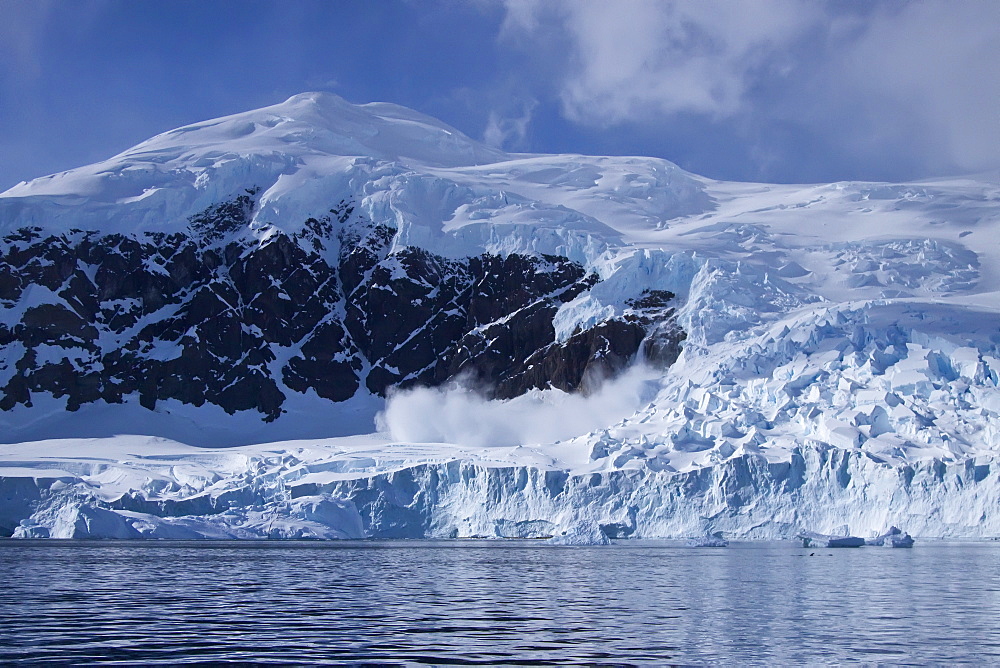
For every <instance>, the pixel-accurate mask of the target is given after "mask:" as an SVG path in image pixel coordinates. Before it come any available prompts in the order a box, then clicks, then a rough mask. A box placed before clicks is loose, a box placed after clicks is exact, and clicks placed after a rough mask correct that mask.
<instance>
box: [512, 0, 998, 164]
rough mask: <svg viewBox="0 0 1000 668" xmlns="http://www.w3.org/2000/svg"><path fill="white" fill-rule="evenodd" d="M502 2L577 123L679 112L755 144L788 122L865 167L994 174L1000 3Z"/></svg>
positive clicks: (643, 119)
mask: <svg viewBox="0 0 1000 668" xmlns="http://www.w3.org/2000/svg"><path fill="white" fill-rule="evenodd" d="M505 4H506V8H507V14H506V20H505V22H504V24H503V28H502V30H501V39H503V40H506V41H507V42H509V43H511V44H514V45H517V46H520V47H521V48H524V49H532V48H535V47H536V46H537V45H539V44H544V43H548V42H559V43H563V42H565V44H567V45H568V46H567V48H566V49H565V53H559V52H556V58H558V59H560V60H561V67H559V68H556V69H555V70H554V71H556V72H557V75H556V77H557V80H556V81H554V82H552V83H553V85H554V86H555V87H556V89H557V90H558V91H559V95H560V99H561V103H562V109H563V114H564V115H565V116H566V117H567V118H568V119H570V120H572V121H574V122H577V123H579V124H581V125H587V126H592V127H609V126H614V125H619V124H623V123H631V124H638V125H642V126H645V127H655V126H656V125H657V124H662V123H664V122H668V121H669V120H670V118H671V117H672V116H675V115H678V114H686V115H695V116H700V117H702V118H704V119H705V120H706V121H708V122H709V123H730V124H731V125H732V126H733V127H737V128H739V131H740V132H742V133H744V134H745V135H746V140H747V141H748V142H749V143H751V144H752V143H754V141H755V140H756V139H757V138H755V137H753V136H751V135H753V134H754V133H755V132H760V131H761V130H760V129H761V128H766V127H769V126H774V125H776V124H788V125H791V126H795V127H797V128H801V129H804V131H805V132H807V133H808V134H811V135H813V136H816V137H821V138H822V141H823V143H824V144H825V145H827V146H833V147H835V148H836V150H840V151H842V153H843V155H844V156H847V159H849V158H850V156H856V158H855V159H856V161H861V162H863V161H865V160H876V159H883V158H884V155H885V154H886V153H891V152H899V153H900V154H901V158H900V159H901V160H902V159H906V160H909V161H911V162H912V163H914V164H917V163H919V164H920V166H921V167H922V168H928V169H933V167H932V166H933V165H941V164H947V165H948V166H953V167H954V168H957V169H964V170H975V169H986V168H990V167H995V166H1000V150H998V149H1000V115H998V113H997V108H998V106H997V105H998V100H1000V2H996V0H963V1H960V2H953V1H950V0H926V1H914V2H905V3H903V2H872V3H867V4H859V5H851V4H844V3H837V2H832V3H821V2H815V1H812V0H809V1H807V0H754V1H753V2H736V1H732V0H697V1H690V2H688V1H678V0H663V1H656V0H629V1H628V2H574V1H571V0H508V1H507V2H506V3H505ZM765 153H766V151H765ZM902 154H906V156H905V158H904V157H903V156H902Z"/></svg>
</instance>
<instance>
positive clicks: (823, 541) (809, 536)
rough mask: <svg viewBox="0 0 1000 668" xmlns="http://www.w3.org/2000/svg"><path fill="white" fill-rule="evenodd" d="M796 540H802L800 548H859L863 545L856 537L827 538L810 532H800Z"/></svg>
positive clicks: (862, 539)
mask: <svg viewBox="0 0 1000 668" xmlns="http://www.w3.org/2000/svg"><path fill="white" fill-rule="evenodd" d="M798 538H800V539H801V540H802V547H861V546H862V545H864V544H865V539H864V538H858V537H857V536H827V535H825V534H821V533H814V532H812V531H802V532H800V533H799V535H798Z"/></svg>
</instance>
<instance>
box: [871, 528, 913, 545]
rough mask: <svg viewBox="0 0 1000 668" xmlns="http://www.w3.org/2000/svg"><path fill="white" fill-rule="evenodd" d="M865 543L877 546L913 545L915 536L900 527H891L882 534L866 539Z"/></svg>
mask: <svg viewBox="0 0 1000 668" xmlns="http://www.w3.org/2000/svg"><path fill="white" fill-rule="evenodd" d="M865 545H875V546H876V547H913V538H912V537H911V536H910V534H908V533H904V532H903V531H902V530H900V529H899V528H898V527H889V530H888V531H886V532H885V533H884V534H882V535H881V536H877V537H875V538H870V539H868V540H866V541H865Z"/></svg>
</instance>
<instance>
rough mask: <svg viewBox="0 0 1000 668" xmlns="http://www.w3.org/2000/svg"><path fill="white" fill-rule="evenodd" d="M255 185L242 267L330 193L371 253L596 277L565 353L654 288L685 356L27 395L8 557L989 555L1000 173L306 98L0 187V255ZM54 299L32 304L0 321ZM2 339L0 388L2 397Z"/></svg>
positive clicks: (6, 369) (11, 364) (560, 335)
mask: <svg viewBox="0 0 1000 668" xmlns="http://www.w3.org/2000/svg"><path fill="white" fill-rule="evenodd" d="M250 188H253V189H257V190H255V192H258V191H259V192H258V194H257V195H255V197H256V198H257V199H256V201H255V203H254V205H253V207H252V210H251V211H250V212H249V218H248V222H247V224H246V226H245V227H244V228H240V229H236V230H234V231H231V232H227V234H232V235H236V236H237V237H239V238H241V239H244V240H245V241H244V242H243V243H245V244H248V246H247V247H251V246H253V245H254V244H256V245H265V244H268V243H270V242H271V240H273V239H274V238H275V237H276V235H280V234H287V235H295V234H297V233H299V232H300V231H301V230H302V229H303V228H304V226H305V225H306V221H308V220H310V219H313V220H315V219H318V218H321V217H322V216H323V215H325V214H326V212H328V211H329V210H330V207H331V204H335V203H336V202H339V201H351V202H354V203H355V207H356V209H357V212H358V213H357V214H356V215H363V216H364V217H365V219H367V220H370V221H373V222H374V223H378V224H383V223H384V224H386V225H388V226H389V227H388V228H387V229H391V230H392V237H391V240H390V243H389V248H388V250H387V252H388V253H389V254H390V256H392V254H394V253H401V252H403V251H404V250H405V249H413V248H417V249H422V250H425V251H428V252H431V253H434V254H436V255H438V256H440V257H443V258H455V259H461V258H467V257H472V256H476V255H479V254H483V253H489V254H496V255H498V256H502V257H503V256H510V255H512V254H525V255H528V256H534V257H542V256H551V257H559V258H565V259H566V260H568V261H571V262H574V263H578V264H579V265H580V266H581V267H583V268H584V269H585V271H586V272H589V273H591V274H593V275H594V276H595V277H596V283H594V284H593V285H592V286H590V287H589V289H586V290H583V291H581V292H579V294H576V295H575V296H573V297H572V298H571V299H568V300H567V301H565V302H563V303H561V304H560V305H559V307H558V310H557V312H556V313H555V316H554V318H553V320H552V328H553V331H554V338H555V341H556V342H565V341H567V340H569V339H570V338H571V337H573V336H574V334H575V333H578V332H580V331H584V330H588V329H590V328H593V327H595V326H598V325H600V324H601V323H605V322H608V321H609V320H611V319H616V318H618V319H628V318H630V317H633V316H632V313H633V306H634V304H636V303H637V302H639V301H641V300H642V299H644V297H646V296H648V295H650V294H651V293H652V292H654V291H663V292H669V293H670V294H671V295H672V296H673V298H674V299H675V300H676V307H675V312H674V314H673V316H672V321H671V322H675V323H676V325H677V326H679V327H680V328H681V329H682V330H683V332H684V339H683V342H682V343H681V344H680V349H679V355H678V356H677V359H676V361H673V362H672V363H671V364H669V365H666V364H663V363H662V362H660V361H657V360H655V359H646V358H645V356H644V354H643V352H642V350H640V352H639V353H638V354H637V356H636V358H635V359H634V360H633V362H632V366H631V368H630V369H629V370H627V371H625V372H624V373H622V374H621V375H619V376H615V377H611V378H607V379H605V380H604V382H603V384H596V385H595V386H594V387H592V388H588V389H587V391H586V392H584V393H582V394H568V393H566V392H564V391H562V390H559V389H556V388H554V387H552V388H549V389H532V390H531V391H529V392H527V393H525V394H524V395H522V396H518V397H514V398H511V399H505V400H496V399H489V398H488V397H487V396H486V395H485V394H484V393H483V392H482V390H483V389H484V388H480V387H476V386H475V384H474V383H471V381H469V382H464V383H463V379H462V378H457V379H454V380H453V381H452V382H451V383H449V384H447V385H443V386H440V387H410V388H406V389H400V390H398V391H390V392H389V394H388V396H387V397H382V396H379V395H378V394H377V393H374V392H371V391H369V390H367V389H365V387H364V386H363V385H362V386H361V388H360V389H359V390H358V392H357V393H356V394H355V395H354V396H353V397H351V398H350V399H349V400H348V401H344V402H332V401H328V400H326V399H324V398H322V397H320V396H318V395H316V394H315V393H314V392H312V391H311V390H310V391H308V392H303V393H289V397H288V402H287V412H286V413H284V414H282V415H281V416H280V417H278V418H277V419H276V420H273V421H270V422H263V421H262V420H261V416H260V414H258V413H255V412H254V411H251V410H238V411H235V412H230V411H224V410H222V409H220V408H219V407H218V406H213V405H211V404H205V405H202V406H194V405H191V404H188V403H183V402H181V401H178V400H174V399H170V400H167V401H161V402H157V403H156V406H155V408H154V409H152V410H150V409H149V408H148V407H145V406H142V405H140V404H139V403H138V400H137V398H135V397H131V396H127V397H125V398H124V399H123V402H122V403H121V404H109V403H102V402H95V403H90V404H84V405H83V406H80V407H74V408H75V410H67V403H66V399H65V398H62V397H61V396H59V395H58V393H50V394H46V393H44V392H42V393H37V392H36V393H33V395H32V401H31V405H30V406H28V405H18V406H15V407H14V408H12V409H11V410H5V411H0V441H3V443H0V534H3V535H9V536H14V537H21V538H38V537H51V538H84V537H90V538H176V539H186V538H255V539H260V538H316V539H346V538H442V539H444V538H449V539H451V538H549V539H550V540H551V541H552V542H555V543H561V544H581V543H589V544H593V543H602V542H606V541H607V540H615V539H626V538H692V537H703V536H707V535H712V534H716V533H717V532H721V534H720V535H724V536H725V537H726V538H730V539H782V538H792V537H794V536H795V535H796V534H798V533H799V532H801V531H811V532H817V533H824V534H833V533H838V532H841V531H843V530H844V529H845V528H846V531H845V533H847V532H849V533H851V534H852V535H857V536H865V537H875V536H879V535H882V534H884V533H885V531H886V530H887V529H888V528H889V527H890V526H897V527H901V528H902V529H903V530H904V531H906V532H907V533H909V534H911V535H913V536H915V537H918V538H955V539H957V538H962V539H966V538H968V539H989V538H997V537H1000V512H998V509H1000V479H998V478H1000V460H998V453H1000V446H998V442H1000V439H998V431H1000V427H998V424H1000V422H998V418H1000V388H998V384H1000V350H998V345H1000V248H998V247H997V245H996V243H995V240H996V239H997V235H998V231H1000V230H998V227H1000V184H998V183H997V181H996V178H995V175H992V176H991V175H978V176H976V175H973V176H963V177H955V178H950V179H936V180H930V181H921V182H914V183H906V184H885V183H862V182H842V183H833V184H809V185H795V184H754V183H730V182H721V181H714V180H711V179H707V178H704V177H701V176H698V175H695V174H691V173H688V172H685V171H684V170H682V169H680V168H679V167H677V166H676V165H673V164H671V163H669V162H667V161H665V160H660V159H654V158H643V157H599V156H598V157H595V156H581V155H534V154H507V153H503V152H501V151H498V150H496V149H494V148H490V147H487V146H485V145H482V144H480V143H479V142H476V141H474V140H472V139H470V138H468V137H466V136H465V135H463V134H462V133H460V132H459V131H458V130H455V129H453V128H449V127H448V126H446V125H444V124H442V123H440V122H438V121H436V120H434V119H432V118H429V117H426V116H423V115H422V114H418V113H417V112H413V111H411V110H408V109H404V108H402V107H397V106H394V105H388V104H382V103H378V104H369V105H353V104H350V103H348V102H346V101H344V100H341V99H340V98H337V97H336V96H333V95H330V94H317V93H308V94H303V95H299V96H295V97H293V98H291V99H289V100H288V101H286V102H285V103H282V104H279V105H275V106H273V107H268V108H265V109H260V110H255V111H251V112H246V113H243V114H236V115H234V116H230V117H226V118H223V119H216V120H214V121H207V122H205V123H200V124H196V125H193V126H189V127H186V128H180V129H178V130H174V131H171V132H167V133H164V134H163V135H159V136H158V137H154V138H152V139H150V140H149V141H147V142H144V143H143V144H140V145H139V146H137V147H135V148H133V149H130V150H128V151H125V152H124V153H122V154H120V155H118V156H115V157H113V158H110V159H109V160H107V161H104V162H102V163H97V164H95V165H91V166H86V167H82V168H80V169H76V170H70V171H68V172H65V173H62V174H58V175H53V176H51V177H45V178H42V179H36V180H35V181H32V182H29V183H21V184H19V185H17V186H15V187H14V188H12V189H10V190H8V191H7V192H5V193H2V194H0V233H4V234H7V235H8V236H7V237H5V242H4V243H5V244H7V245H8V247H9V248H10V249H15V250H16V248H21V247H22V246H23V245H24V244H25V243H27V242H24V241H17V240H12V239H14V236H13V235H15V233H16V232H17V231H18V230H22V229H33V230H38V231H39V233H40V234H41V233H48V232H52V233H58V234H66V233H67V232H68V231H70V230H72V229H82V230H91V229H93V230H100V231H101V232H104V233H116V234H122V235H136V234H140V233H147V232H149V233H162V234H173V233H180V232H183V230H184V229H185V226H186V225H187V221H189V220H190V219H191V218H192V216H196V215H197V214H198V213H199V212H200V211H203V210H205V209H206V208H208V207H211V206H213V205H216V204H218V203H219V202H224V201H228V200H230V199H232V198H233V197H234V196H236V195H239V194H242V193H244V192H249V191H248V189H250ZM345 224H346V223H345ZM296 238H297V237H296ZM18 244H21V245H18ZM335 250H336V249H335V248H334V246H333V245H331V246H330V247H329V248H327V247H324V249H323V250H322V251H321V252H322V253H333V252H335ZM59 299H61V298H60V297H59V296H58V295H55V293H53V292H52V291H51V290H48V289H46V288H43V287H41V286H36V289H33V290H30V291H25V292H24V294H22V295H21V296H20V297H18V299H17V300H12V301H11V303H5V304H3V305H0V306H2V308H0V314H2V316H0V322H3V323H5V324H7V325H10V326H11V327H13V326H14V324H15V323H17V322H18V321H19V320H20V319H21V318H23V316H24V314H25V313H26V312H27V311H28V310H30V309H31V308H35V307H37V306H38V305H40V304H47V303H54V302H56V301H58V300H59ZM387 315H390V316H391V314H387ZM666 326H667V323H663V328H666ZM5 331H6V330H5ZM11 331H13V330H11ZM664 331H665V329H664ZM662 334H663V332H661V331H660V330H658V329H657V328H656V327H654V328H653V329H651V330H650V331H649V332H648V335H647V336H648V337H650V338H655V337H657V336H658V335H662ZM19 345H21V344H19V343H17V342H9V345H8V347H7V348H5V351H6V352H5V353H4V355H5V356H6V357H4V358H2V359H0V381H3V382H6V381H7V379H8V378H10V377H13V376H15V375H16V374H18V373H20V370H19V368H18V360H19V359H21V358H22V355H24V350H23V349H22V348H23V346H22V348H19V347H18V346H19ZM38 350H41V351H43V352H44V354H46V355H50V356H51V357H52V358H53V359H55V360H59V359H61V358H65V359H66V364H67V365H70V366H72V365H73V364H80V362H73V359H72V354H71V352H69V351H68V350H67V349H65V348H59V347H58V346H49V347H48V348H39V349H38ZM153 354H157V355H161V356H164V357H169V356H171V355H174V354H177V353H176V352H175V351H172V350H171V349H169V347H167V348H162V349H157V350H156V351H155V353H153ZM290 354H291V353H290V352H288V353H287V354H286V357H287V356H288V355H290ZM276 363H277V362H276ZM95 425H96V426H98V427H100V429H103V430H104V431H100V429H98V431H95V429H96V428H97V427H95ZM98 432H99V433H98Z"/></svg>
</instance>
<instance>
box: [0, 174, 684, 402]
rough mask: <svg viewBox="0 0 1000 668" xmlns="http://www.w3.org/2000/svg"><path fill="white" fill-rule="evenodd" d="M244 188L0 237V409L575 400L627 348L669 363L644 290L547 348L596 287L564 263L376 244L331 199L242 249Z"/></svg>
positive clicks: (671, 341)
mask: <svg viewBox="0 0 1000 668" xmlns="http://www.w3.org/2000/svg"><path fill="white" fill-rule="evenodd" d="M255 194H256V191H255V190H248V191H246V193H245V194H242V195H239V196H238V197H236V198H234V199H233V200H232V201H229V202H224V203H221V204H218V205H215V206H212V207H210V208H209V209H206V210H205V211H204V212H202V213H200V214H198V215H197V216H193V217H192V218H191V219H190V221H189V228H188V229H189V231H188V233H186V234H180V233H176V234H169V235H167V234H157V233H153V234H143V235H136V236H124V235H120V234H109V235H100V234H98V233H96V232H84V231H79V230H71V231H70V232H68V233H66V234H63V235H58V236H54V235H47V236H46V235H43V234H42V233H41V230H40V229H37V228H36V229H21V230H18V231H17V232H16V233H14V234H11V235H8V236H7V237H5V238H3V239H2V240H0V308H3V309H5V310H6V316H5V319H4V320H3V322H0V410H10V409H12V408H14V407H15V406H17V405H25V406H31V405H32V395H33V394H34V393H51V394H52V395H53V396H55V397H65V398H66V402H67V404H66V406H67V409H68V410H71V411H72V410H76V409H78V408H79V407H80V406H81V405H82V404H85V403H89V402H95V401H104V402H107V403H122V402H123V401H125V400H126V399H127V398H128V397H129V396H137V397H138V400H139V401H140V403H141V404H142V405H143V406H145V407H147V408H150V409H152V408H154V407H155V406H156V404H157V402H159V401H163V400H166V399H175V400H178V401H180V402H182V403H186V404H193V405H195V406H201V405H204V404H206V403H210V404H216V405H218V406H221V407H222V408H224V409H225V410H226V411H227V412H230V413H234V412H236V411H244V410H253V411H257V412H258V413H259V414H260V415H261V417H262V419H264V420H265V421H270V420H274V419H276V418H277V417H279V416H280V415H281V412H282V405H283V404H284V403H285V401H286V400H287V399H288V397H289V396H290V394H291V393H304V392H315V393H316V394H317V395H318V396H320V397H323V398H325V399H328V400H330V401H344V400H346V399H348V398H350V397H352V396H354V394H355V393H356V392H357V391H358V390H359V389H360V388H361V387H362V385H364V387H366V388H367V389H368V390H369V391H371V392H374V393H377V394H384V393H385V392H386V391H387V389H388V388H390V387H392V386H402V387H405V386H411V385H417V384H425V385H434V384H440V383H443V382H445V381H447V380H449V379H451V378H454V377H456V376H457V375H460V374H462V375H466V376H470V377H472V378H475V379H477V380H479V381H481V382H482V383H483V384H486V385H489V386H490V387H492V388H493V392H494V395H495V396H496V397H501V398H506V397H513V396H517V395H519V394H522V393H523V392H525V391H527V390H528V389H531V388H545V387H549V386H552V387H558V388H561V389H563V390H567V391H574V390H584V391H585V390H586V389H587V388H588V387H589V385H590V384H591V383H593V382H594V381H596V380H598V379H599V378H601V377H604V376H609V375H613V374H614V373H616V372H617V371H620V370H621V369H622V368H623V367H624V366H625V365H626V364H627V363H628V362H629V361H630V360H631V359H632V358H633V357H634V356H635V355H636V354H637V353H639V352H640V351H643V353H644V354H645V355H646V357H648V358H649V359H652V360H655V361H657V362H659V363H661V364H669V363H671V362H672V361H673V360H674V359H676V356H677V353H678V351H679V348H678V346H679V344H680V342H681V341H682V340H683V338H684V335H683V332H681V331H680V330H679V329H678V328H677V327H676V325H674V324H673V320H672V316H673V310H672V309H671V308H670V307H669V305H668V304H669V302H670V300H671V299H672V297H673V295H671V294H670V293H649V294H647V295H644V296H643V297H642V298H641V299H639V300H636V301H635V302H634V303H632V304H630V309H629V310H628V311H627V312H626V313H625V314H624V315H623V316H621V317H620V318H617V319H613V320H609V321H606V322H604V323H601V324H600V325H597V326H596V327H593V328H592V329H589V330H586V331H578V332H576V333H574V334H573V336H572V337H570V338H569V340H567V341H563V342H557V341H556V340H555V330H554V328H553V326H552V320H553V317H554V316H555V313H556V311H557V310H558V308H559V306H560V305H561V304H562V303H565V302H567V301H569V300H571V299H573V298H575V297H576V296H578V295H580V294H581V293H583V292H585V291H586V290H589V289H590V288H591V287H592V286H593V285H594V284H595V283H596V282H597V277H596V276H594V275H588V274H587V273H586V272H585V271H584V270H583V268H582V267H581V266H580V265H578V264H576V263H573V262H571V261H569V260H567V259H566V258H561V257H552V256H539V257H536V256H525V255H510V256H508V257H499V256H494V255H482V256H478V257H470V258H464V259H459V260H454V259H447V258H443V257H439V256H436V255H433V254H431V253H429V252H427V251H425V250H422V249H419V248H401V249H393V246H392V244H393V240H394V237H395V230H394V229H393V228H391V227H388V226H386V225H380V224H376V223H373V222H371V221H367V220H364V219H362V218H361V217H359V216H356V215H354V211H353V208H352V207H351V205H350V204H349V203H348V202H341V203H340V205H338V206H337V207H335V208H333V209H331V211H330V214H329V215H328V216H325V217H323V218H322V219H310V220H308V221H306V224H305V225H304V226H303V229H302V230H301V231H300V232H298V233H296V234H294V235H289V234H285V233H282V232H279V231H276V230H274V231H271V232H270V233H269V234H267V235H264V237H263V239H262V240H259V239H257V238H254V237H253V236H252V235H250V234H249V233H248V231H247V229H248V228H247V225H248V223H249V221H250V218H251V214H252V211H253V207H254V199H253V198H254V195H255ZM651 333H654V334H655V335H651Z"/></svg>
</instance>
